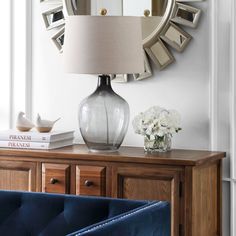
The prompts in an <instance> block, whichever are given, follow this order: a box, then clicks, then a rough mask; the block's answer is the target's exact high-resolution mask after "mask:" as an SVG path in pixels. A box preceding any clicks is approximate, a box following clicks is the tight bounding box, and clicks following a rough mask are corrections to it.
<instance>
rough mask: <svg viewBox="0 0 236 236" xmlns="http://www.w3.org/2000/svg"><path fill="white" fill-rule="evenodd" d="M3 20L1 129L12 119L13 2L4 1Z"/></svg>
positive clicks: (0, 57) (0, 60)
mask: <svg viewBox="0 0 236 236" xmlns="http://www.w3.org/2000/svg"><path fill="white" fill-rule="evenodd" d="M1 7H2V9H4V11H2V12H1V18H2V21H3V22H4V23H3V24H2V26H1V37H0V45H1V54H0V64H1V77H0V82H1V86H0V88H1V89H0V129H6V128H7V127H8V126H9V121H10V120H9V119H10V110H11V108H10V78H11V67H10V65H11V1H9V0H8V1H3V2H2V3H1Z"/></svg>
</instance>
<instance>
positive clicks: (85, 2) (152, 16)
mask: <svg viewBox="0 0 236 236" xmlns="http://www.w3.org/2000/svg"><path fill="white" fill-rule="evenodd" d="M67 1H68V6H71V7H72V12H73V13H74V14H75V15H99V14H100V10H101V9H102V8H106V9H107V11H108V15H124V16H142V17H143V18H142V25H143V39H145V38H146V37H148V36H149V35H150V34H151V33H152V32H153V31H154V30H155V29H156V28H157V27H158V25H159V24H160V23H161V21H162V18H163V16H164V14H165V12H166V7H167V4H168V0H112V1H110V0H99V1H98V0H67Z"/></svg>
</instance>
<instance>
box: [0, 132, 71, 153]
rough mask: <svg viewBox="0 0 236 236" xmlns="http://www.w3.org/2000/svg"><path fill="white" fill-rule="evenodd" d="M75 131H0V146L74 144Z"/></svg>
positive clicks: (25, 147) (54, 146) (20, 146)
mask: <svg viewBox="0 0 236 236" xmlns="http://www.w3.org/2000/svg"><path fill="white" fill-rule="evenodd" d="M73 140H74V131H67V132H56V131H54V132H50V133H39V132H36V131H30V132H19V131H16V130H13V129H11V130H5V131H0V147H1V148H16V149H45V150H49V149H55V148H61V147H65V146H70V145H73Z"/></svg>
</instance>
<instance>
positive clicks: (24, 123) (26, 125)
mask: <svg viewBox="0 0 236 236" xmlns="http://www.w3.org/2000/svg"><path fill="white" fill-rule="evenodd" d="M33 127H34V124H33V123H32V122H31V121H30V120H29V119H27V118H26V117H25V113H24V112H22V111H21V112H19V114H18V116H17V120H16V128H17V129H18V130H19V131H22V132H27V131H30V130H31V129H32V128H33Z"/></svg>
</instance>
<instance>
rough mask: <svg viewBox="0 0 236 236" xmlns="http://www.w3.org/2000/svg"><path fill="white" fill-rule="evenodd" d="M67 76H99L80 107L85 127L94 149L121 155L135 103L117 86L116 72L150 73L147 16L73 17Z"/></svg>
mask: <svg viewBox="0 0 236 236" xmlns="http://www.w3.org/2000/svg"><path fill="white" fill-rule="evenodd" d="M63 51H64V61H65V70H66V72H67V73H74V74H96V75H98V83H97V88H96V90H95V91H94V92H93V93H92V94H91V95H90V96H88V97H87V98H85V99H84V100H83V101H82V102H81V104H80V108H79V127H80V131H81V134H82V137H83V139H84V141H85V143H86V145H87V146H88V148H89V150H90V151H102V152H111V151H117V150H118V149H119V147H120V145H121V143H122V142H123V139H124V137H125V134H126V132H127V129H128V124H129V105H128V103H127V102H126V101H125V100H124V99H123V98H122V97H120V96H119V95H118V94H116V93H115V92H114V91H113V90H112V87H111V76H110V75H111V74H134V73H142V72H143V71H144V62H143V48H142V30H141V18H139V17H127V16H78V15H77V16H68V17H67V19H66V29H65V43H64V49H63Z"/></svg>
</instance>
